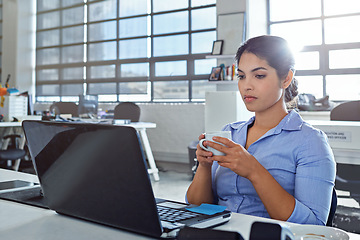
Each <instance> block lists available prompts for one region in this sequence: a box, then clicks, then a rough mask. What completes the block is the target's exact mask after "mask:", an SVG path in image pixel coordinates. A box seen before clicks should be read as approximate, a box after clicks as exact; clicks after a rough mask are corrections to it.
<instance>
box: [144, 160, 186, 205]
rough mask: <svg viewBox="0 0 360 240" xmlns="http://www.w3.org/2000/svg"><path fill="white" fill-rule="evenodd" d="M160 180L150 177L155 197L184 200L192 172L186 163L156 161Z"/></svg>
mask: <svg viewBox="0 0 360 240" xmlns="http://www.w3.org/2000/svg"><path fill="white" fill-rule="evenodd" d="M157 167H158V168H159V170H160V172H159V175H160V181H157V182H156V181H154V179H153V178H152V177H151V184H152V186H153V191H154V195H155V197H156V198H166V199H169V200H174V201H179V202H185V194H186V191H187V189H188V187H189V185H190V183H191V179H192V173H191V171H190V167H189V166H188V165H186V164H174V163H157Z"/></svg>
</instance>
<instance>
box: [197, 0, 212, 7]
mask: <svg viewBox="0 0 360 240" xmlns="http://www.w3.org/2000/svg"><path fill="white" fill-rule="evenodd" d="M209 4H216V0H191V7H199V6H205V5H209Z"/></svg>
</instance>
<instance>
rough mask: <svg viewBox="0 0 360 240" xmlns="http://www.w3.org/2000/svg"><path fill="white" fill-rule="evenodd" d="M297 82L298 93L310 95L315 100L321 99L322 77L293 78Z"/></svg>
mask: <svg viewBox="0 0 360 240" xmlns="http://www.w3.org/2000/svg"><path fill="white" fill-rule="evenodd" d="M295 78H296V79H297V80H298V92H299V93H310V94H313V95H314V96H315V97H316V98H321V97H323V77H322V76H319V75H314V76H295Z"/></svg>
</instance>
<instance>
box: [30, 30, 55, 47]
mask: <svg viewBox="0 0 360 240" xmlns="http://www.w3.org/2000/svg"><path fill="white" fill-rule="evenodd" d="M59 44H60V31H59V29H55V30H50V31H43V32H38V33H37V34H36V46H37V47H48V46H55V45H59Z"/></svg>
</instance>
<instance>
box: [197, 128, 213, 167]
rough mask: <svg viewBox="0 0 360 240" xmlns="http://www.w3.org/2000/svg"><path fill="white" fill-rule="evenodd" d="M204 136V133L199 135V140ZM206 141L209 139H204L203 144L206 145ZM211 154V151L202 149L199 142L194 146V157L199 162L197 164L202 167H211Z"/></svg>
mask: <svg viewBox="0 0 360 240" xmlns="http://www.w3.org/2000/svg"><path fill="white" fill-rule="evenodd" d="M204 138H205V135H204V134H201V135H200V136H199V140H201V139H204ZM208 142H209V141H204V142H203V145H204V146H205V147H206V146H208ZM212 156H213V153H212V152H210V151H205V150H204V149H202V148H201V147H200V146H199V144H198V145H197V147H196V159H197V161H198V162H199V164H200V165H201V166H202V167H207V168H209V167H211V166H212V164H213V160H211V159H210V158H211V157H212Z"/></svg>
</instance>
